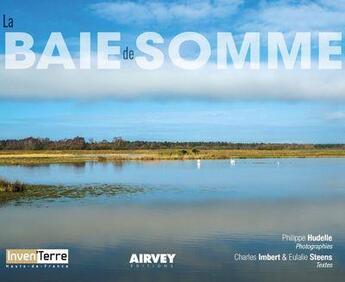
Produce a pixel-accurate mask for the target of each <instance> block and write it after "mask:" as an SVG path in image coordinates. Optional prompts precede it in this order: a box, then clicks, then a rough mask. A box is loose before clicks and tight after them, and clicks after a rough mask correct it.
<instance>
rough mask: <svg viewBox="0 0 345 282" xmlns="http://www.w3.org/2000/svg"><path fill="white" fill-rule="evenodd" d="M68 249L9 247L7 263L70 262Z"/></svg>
mask: <svg viewBox="0 0 345 282" xmlns="http://www.w3.org/2000/svg"><path fill="white" fill-rule="evenodd" d="M68 259H69V258H68V249H7V250H6V264H7V265H9V264H11V265H12V264H68Z"/></svg>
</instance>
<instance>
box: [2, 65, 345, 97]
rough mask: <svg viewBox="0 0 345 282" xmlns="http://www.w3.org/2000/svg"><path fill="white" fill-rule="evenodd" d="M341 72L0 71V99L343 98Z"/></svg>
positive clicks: (344, 89)
mask: <svg viewBox="0 0 345 282" xmlns="http://www.w3.org/2000/svg"><path fill="white" fill-rule="evenodd" d="M344 77H345V73H344V71H329V72H327V71H323V72H321V71H318V70H307V71H301V70H294V71H288V70H278V71H269V70H267V69H266V67H265V66H262V69H261V70H259V71H257V70H256V71H255V70H232V69H229V70H226V71H223V70H217V69H216V67H215V66H214V65H212V64H209V65H208V66H206V67H204V68H203V69H202V70H200V71H192V72H191V71H183V70H181V69H177V68H175V67H173V66H170V65H167V66H166V67H164V68H162V69H160V70H157V71H144V70H140V69H138V68H136V67H133V68H130V67H124V68H123V69H121V70H114V71H102V70H97V69H92V70H64V69H62V68H51V69H48V70H36V69H28V70H5V69H4V67H3V66H2V67H1V70H0V85H1V88H0V98H1V97H2V98H6V97H10V98H47V99H50V98H81V99H85V98H86V99H87V98H92V99H93V98H103V97H114V98H124V99H126V98H138V97H139V98H149V97H150V98H151V97H156V98H186V97H189V98H198V99H199V98H211V99H229V100H230V99H240V100H260V99H273V100H316V99H321V100H342V101H345V80H344Z"/></svg>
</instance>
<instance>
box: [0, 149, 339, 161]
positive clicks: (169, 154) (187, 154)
mask: <svg viewBox="0 0 345 282" xmlns="http://www.w3.org/2000/svg"><path fill="white" fill-rule="evenodd" d="M267 158H345V150H341V149H282V150H279V149H274V150H258V149H238V150H236V149H218V150H216V149H209V150H207V149H205V150H198V151H197V152H195V151H194V152H193V151H192V150H186V149H183V148H182V149H173V150H171V149H154V150H60V151H53V150H51V151H40V150H36V151H23V150H19V151H0V165H20V164H24V165H25V164H28V165H30V164H31V165H35V164H49V163H82V162H87V161H96V162H116V161H159V160H197V159H200V160H219V159H267Z"/></svg>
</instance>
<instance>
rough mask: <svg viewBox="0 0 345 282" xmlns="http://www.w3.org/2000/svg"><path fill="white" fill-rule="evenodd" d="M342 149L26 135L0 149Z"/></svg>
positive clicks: (341, 146)
mask: <svg viewBox="0 0 345 282" xmlns="http://www.w3.org/2000/svg"><path fill="white" fill-rule="evenodd" d="M324 149H333V150H345V144H287V143H286V144H285V143H283V144H278V143H231V142H159V141H128V140H124V139H122V138H121V137H115V138H113V140H111V141H108V140H102V141H94V140H93V139H89V140H88V141H86V140H85V139H84V138H83V137H75V138H72V139H62V140H56V141H54V140H50V139H48V138H33V137H29V138H25V139H8V140H0V150H3V151H9V150H24V151H31V150H36V151H42V150H48V151H53V150H57V151H70V150H120V151H121V150H123V151H128V150H191V151H194V152H197V151H198V150H324Z"/></svg>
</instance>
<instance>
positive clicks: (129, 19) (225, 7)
mask: <svg viewBox="0 0 345 282" xmlns="http://www.w3.org/2000/svg"><path fill="white" fill-rule="evenodd" d="M243 2H244V1H243V0H214V1H211V0H194V1H175V2H173V1H171V2H159V1H140V2H134V1H120V2H101V3H96V4H92V5H90V6H89V8H90V10H91V11H92V12H94V13H95V14H96V15H98V16H100V17H101V18H105V19H107V20H110V21H114V22H117V23H120V24H126V25H129V24H150V23H168V22H173V23H175V24H178V23H181V22H192V21H199V20H206V21H207V20H210V19H223V18H226V17H229V16H231V15H233V14H234V13H235V12H236V11H238V8H239V6H240V5H241V4H242V3H243Z"/></svg>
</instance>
